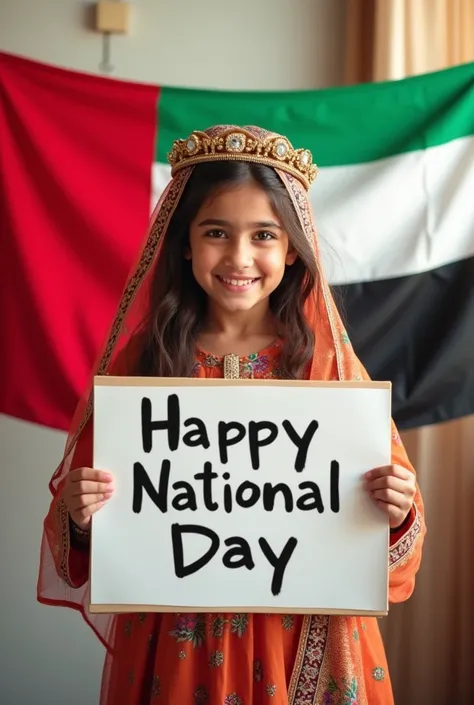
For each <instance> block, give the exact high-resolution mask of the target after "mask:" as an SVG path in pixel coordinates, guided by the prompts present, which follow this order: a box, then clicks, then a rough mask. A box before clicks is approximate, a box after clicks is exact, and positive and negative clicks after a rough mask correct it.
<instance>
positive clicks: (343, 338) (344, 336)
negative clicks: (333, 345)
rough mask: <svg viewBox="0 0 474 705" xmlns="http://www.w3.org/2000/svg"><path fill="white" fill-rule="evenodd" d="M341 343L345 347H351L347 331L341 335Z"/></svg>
mask: <svg viewBox="0 0 474 705" xmlns="http://www.w3.org/2000/svg"><path fill="white" fill-rule="evenodd" d="M341 342H342V343H343V344H344V345H349V344H350V342H351V341H350V339H349V336H348V335H347V333H346V331H343V332H342V333H341Z"/></svg>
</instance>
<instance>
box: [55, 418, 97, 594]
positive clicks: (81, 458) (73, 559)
mask: <svg viewBox="0 0 474 705" xmlns="http://www.w3.org/2000/svg"><path fill="white" fill-rule="evenodd" d="M79 467H92V418H90V419H89V420H88V422H87V424H86V426H85V427H84V430H83V431H82V433H81V435H80V436H79V439H78V441H77V443H76V448H75V450H74V454H73V457H72V461H71V469H75V468H79ZM63 487H64V479H63V480H62V482H61V484H60V485H59V487H58V491H57V493H56V495H55V497H54V498H53V501H52V502H51V506H50V509H49V512H48V516H47V517H46V520H45V527H46V533H47V536H48V541H49V543H50V545H51V547H52V553H53V556H54V559H55V565H56V571H57V573H58V575H59V577H60V578H62V580H64V581H65V582H66V583H67V584H68V585H69V586H70V587H72V588H79V587H82V585H84V584H85V583H86V582H87V581H88V579H89V548H90V544H89V541H88V540H80V539H78V538H77V537H76V536H75V535H74V533H73V532H72V528H71V520H70V517H69V512H68V510H67V507H66V503H65V501H64V499H63V492H62V490H63Z"/></svg>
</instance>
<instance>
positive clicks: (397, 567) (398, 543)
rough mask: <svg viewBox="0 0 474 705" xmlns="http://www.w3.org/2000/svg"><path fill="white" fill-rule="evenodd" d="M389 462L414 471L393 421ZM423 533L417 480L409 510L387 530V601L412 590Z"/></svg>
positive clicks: (400, 600) (422, 516) (420, 500)
mask: <svg viewBox="0 0 474 705" xmlns="http://www.w3.org/2000/svg"><path fill="white" fill-rule="evenodd" d="M392 464H393V465H401V466H402V467H404V468H406V469H407V470H410V472H413V473H415V470H414V468H413V466H412V465H411V463H410V461H409V460H408V457H407V454H406V451H405V448H404V447H403V444H402V441H401V439H400V436H399V434H398V431H397V429H396V428H395V425H394V424H393V422H392ZM425 534H426V526H425V519H424V508H423V499H422V497H421V493H420V489H419V487H418V483H417V485H416V493H415V497H414V502H413V506H412V509H411V510H410V512H409V514H408V516H407V518H406V519H405V521H404V522H403V524H402V525H401V526H400V527H399V528H398V529H396V530H395V531H391V532H390V548H389V601H390V602H392V603H395V602H403V601H405V600H407V599H408V598H409V597H410V596H411V594H412V593H413V590H414V587H415V576H416V573H417V572H418V569H419V567H420V562H421V554H422V547H423V541H424V537H425Z"/></svg>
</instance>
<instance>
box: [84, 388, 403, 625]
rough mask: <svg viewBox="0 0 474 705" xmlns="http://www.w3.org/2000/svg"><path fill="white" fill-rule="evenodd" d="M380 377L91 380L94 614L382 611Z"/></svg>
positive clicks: (383, 425)
mask: <svg viewBox="0 0 474 705" xmlns="http://www.w3.org/2000/svg"><path fill="white" fill-rule="evenodd" d="M390 413H391V389H390V384H389V383H360V382H356V383H337V382H328V383H316V382H280V381H273V380H232V381H231V380H190V379H179V380H175V379H172V380H170V379H161V380H160V379H151V378H124V377H115V378H114V377H98V378H96V380H95V388H94V467H95V468H97V469H104V470H107V471H110V472H111V473H112V474H113V475H114V477H115V492H114V495H113V497H112V499H110V500H109V502H108V503H107V505H106V506H105V507H103V508H102V509H101V510H100V511H99V512H98V513H97V514H96V515H95V516H94V519H93V526H92V545H91V606H90V608H91V611H94V612H117V611H127V612H131V611H148V612H149V611H175V612H186V611H193V612H198V611H211V612H212V611H218V612H232V611H236V612H239V611H246V612H308V613H311V612H313V613H334V614H338V613H350V614H359V613H372V614H386V613H387V609H388V545H389V539H388V533H389V532H388V522H387V519H386V517H385V516H384V515H383V513H382V512H381V510H380V509H379V508H378V507H377V506H375V504H374V503H373V502H372V501H371V499H370V498H369V497H368V495H367V493H366V491H365V490H364V482H363V475H364V473H365V472H366V471H367V470H370V469H372V468H374V467H377V466H379V465H386V464H389V463H390V453H391V431H390Z"/></svg>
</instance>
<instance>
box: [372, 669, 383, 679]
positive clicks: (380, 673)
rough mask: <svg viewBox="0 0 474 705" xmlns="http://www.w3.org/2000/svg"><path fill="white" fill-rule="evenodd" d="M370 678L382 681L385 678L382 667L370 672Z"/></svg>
mask: <svg viewBox="0 0 474 705" xmlns="http://www.w3.org/2000/svg"><path fill="white" fill-rule="evenodd" d="M372 678H373V679H374V680H376V681H383V679H384V678H385V671H384V669H383V668H382V666H376V667H375V668H374V670H373V671H372Z"/></svg>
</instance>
